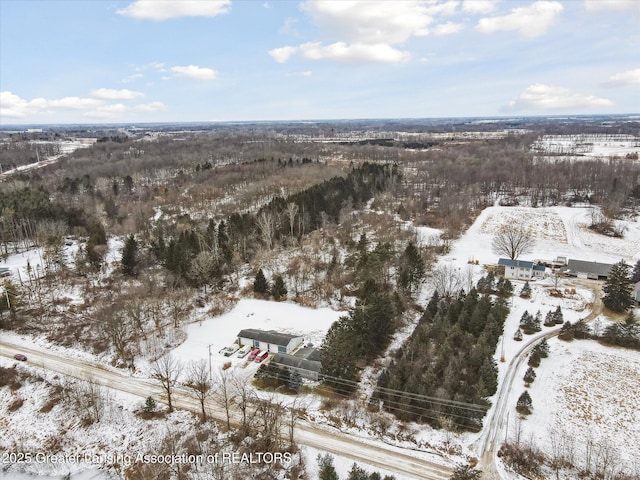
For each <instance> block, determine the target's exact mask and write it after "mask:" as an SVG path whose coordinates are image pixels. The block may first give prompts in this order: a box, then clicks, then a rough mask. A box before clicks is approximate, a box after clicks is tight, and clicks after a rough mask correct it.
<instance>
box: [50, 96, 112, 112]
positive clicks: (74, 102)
mask: <svg viewBox="0 0 640 480" xmlns="http://www.w3.org/2000/svg"><path fill="white" fill-rule="evenodd" d="M46 102H47V107H51V108H66V109H70V110H85V109H87V108H95V107H97V106H100V105H102V104H103V102H102V101H101V100H96V99H95V98H80V97H65V98H60V99H57V100H46Z"/></svg>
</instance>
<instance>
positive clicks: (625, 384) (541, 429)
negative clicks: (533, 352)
mask: <svg viewBox="0 0 640 480" xmlns="http://www.w3.org/2000/svg"><path fill="white" fill-rule="evenodd" d="M549 346H550V353H549V357H548V358H545V359H543V360H542V363H541V365H540V367H539V368H537V369H536V379H535V381H534V382H533V383H532V384H531V387H530V388H529V389H528V390H529V393H530V395H531V398H532V401H533V413H532V414H531V415H529V416H528V417H526V419H525V420H522V422H521V428H522V433H521V439H522V440H524V441H527V440H528V439H529V438H531V439H533V442H534V444H535V445H536V446H537V447H538V448H541V449H542V450H543V451H545V453H547V454H548V455H550V456H551V455H553V445H552V441H551V439H552V438H555V441H558V442H564V443H565V448H568V447H569V446H573V448H575V456H576V460H578V462H577V464H578V466H583V463H582V462H583V458H584V456H585V451H586V448H587V442H588V441H591V442H593V444H594V447H593V448H594V452H597V451H598V448H603V449H604V448H607V447H610V448H612V449H615V452H611V455H612V459H613V458H615V461H614V463H615V464H617V465H619V467H620V469H621V470H622V471H626V472H627V473H628V474H638V473H639V472H640V428H639V427H640V411H638V408H637V401H638V399H637V395H638V392H640V352H636V351H633V350H627V349H623V348H615V347H607V346H603V345H600V344H599V343H597V342H594V341H591V340H575V341H573V342H571V343H567V342H563V341H561V340H558V339H557V338H554V339H551V340H549ZM524 370H526V366H525V367H524V368H523V369H522V371H521V372H519V373H518V377H517V378H519V379H521V378H522V376H523V375H524ZM524 390H525V386H524V382H523V381H521V384H520V388H514V389H513V391H512V392H511V404H512V405H514V406H515V403H516V401H517V399H518V397H519V396H520V394H521V393H522V392H523V391H524ZM517 416H518V414H517V413H516V411H515V408H512V409H511V418H512V422H511V427H510V431H509V436H510V437H511V438H512V439H513V437H514V435H515V430H516V428H517V427H516V425H515V419H516V418H517ZM594 458H595V453H594Z"/></svg>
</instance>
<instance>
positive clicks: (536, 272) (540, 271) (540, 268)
mask: <svg viewBox="0 0 640 480" xmlns="http://www.w3.org/2000/svg"><path fill="white" fill-rule="evenodd" d="M544 272H545V267H544V265H534V266H533V270H532V273H533V278H537V279H541V278H544Z"/></svg>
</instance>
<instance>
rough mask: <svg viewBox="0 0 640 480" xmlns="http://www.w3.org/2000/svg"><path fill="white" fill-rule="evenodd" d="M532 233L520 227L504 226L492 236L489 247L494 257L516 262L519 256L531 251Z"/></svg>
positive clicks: (533, 243) (533, 241)
mask: <svg viewBox="0 0 640 480" xmlns="http://www.w3.org/2000/svg"><path fill="white" fill-rule="evenodd" d="M534 245H535V239H534V238H533V232H531V230H530V229H528V228H526V227H524V226H522V225H505V226H503V227H502V228H500V229H499V230H498V232H497V233H496V234H495V235H494V237H493V241H492V242H491V247H492V249H493V253H495V254H496V255H504V256H506V257H509V258H510V259H511V260H516V259H517V258H518V257H519V256H520V255H522V254H524V253H529V252H531V250H533V246H534Z"/></svg>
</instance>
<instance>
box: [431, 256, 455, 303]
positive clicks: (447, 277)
mask: <svg viewBox="0 0 640 480" xmlns="http://www.w3.org/2000/svg"><path fill="white" fill-rule="evenodd" d="M431 276H432V281H433V286H434V287H435V289H436V291H437V292H438V293H439V294H440V295H441V296H443V297H450V296H451V295H455V294H457V293H458V291H459V290H460V288H461V278H460V270H458V269H457V268H456V267H455V266H453V264H451V263H447V264H443V265H439V266H437V267H436V268H434V269H433V271H432V272H431Z"/></svg>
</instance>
